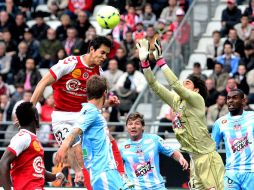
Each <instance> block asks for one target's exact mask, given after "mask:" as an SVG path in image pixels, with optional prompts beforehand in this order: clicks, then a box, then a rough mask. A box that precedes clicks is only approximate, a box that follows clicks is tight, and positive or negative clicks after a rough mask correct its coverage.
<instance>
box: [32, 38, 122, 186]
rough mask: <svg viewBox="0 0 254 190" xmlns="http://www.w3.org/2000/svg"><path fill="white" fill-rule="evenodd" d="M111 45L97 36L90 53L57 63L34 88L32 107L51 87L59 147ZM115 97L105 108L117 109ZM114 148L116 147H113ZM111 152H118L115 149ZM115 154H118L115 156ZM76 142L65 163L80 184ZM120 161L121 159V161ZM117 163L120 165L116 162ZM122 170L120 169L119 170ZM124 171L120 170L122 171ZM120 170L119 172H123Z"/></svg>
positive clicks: (111, 97) (54, 126)
mask: <svg viewBox="0 0 254 190" xmlns="http://www.w3.org/2000/svg"><path fill="white" fill-rule="evenodd" d="M111 46H112V43H111V41H110V40H108V39H107V38H106V37H103V36H98V37H96V38H95V39H94V40H92V41H91V42H90V46H89V53H87V54H85V55H82V56H69V57H67V58H65V59H63V60H60V61H59V62H58V63H57V64H56V65H54V66H53V67H51V68H50V70H49V72H48V73H47V74H46V75H45V76H44V77H43V78H42V80H41V81H40V82H39V83H38V85H37V86H36V89H35V91H34V93H33V96H32V98H31V102H33V104H34V105H35V104H36V103H37V102H38V100H39V99H40V97H41V96H42V93H43V91H44V90H45V88H46V86H48V85H52V87H53V90H54V99H55V110H54V111H53V113H52V129H53V133H54V135H55V137H56V140H57V141H58V143H59V145H60V144H61V143H62V141H63V140H64V139H65V138H66V136H67V135H68V134H69V133H70V131H71V129H72V128H73V125H74V123H75V121H76V119H77V116H78V114H79V111H80V110H81V107H82V106H81V104H82V103H84V102H87V95H86V82H87V80H88V79H89V78H90V77H91V76H93V75H100V73H101V68H100V65H101V64H102V63H103V62H104V61H105V60H106V59H107V55H108V53H109V52H110V48H111ZM118 104H119V100H118V98H117V97H116V96H110V97H109V100H108V101H106V105H105V106H113V105H118ZM113 146H116V143H114V144H113ZM114 150H118V149H117V148H114ZM116 154H117V153H116ZM78 155H82V151H81V145H80V144H79V139H76V141H75V142H74V145H73V147H72V148H71V149H69V153H68V160H69V163H70V164H71V167H72V168H73V169H74V170H75V171H76V177H75V180H76V182H78V181H82V178H83V176H82V175H81V170H80V167H81V164H83V158H82V157H80V158H79V157H77V156H78ZM120 160H121V157H120ZM119 163H120V161H119ZM118 168H121V165H119V166H118ZM122 168H123V167H122ZM122 170H124V169H122ZM122 170H121V172H123V171H122ZM83 171H84V175H85V183H86V187H87V188H89V189H91V187H90V185H89V184H90V182H89V176H87V174H88V173H87V171H86V170H85V169H84V170H83Z"/></svg>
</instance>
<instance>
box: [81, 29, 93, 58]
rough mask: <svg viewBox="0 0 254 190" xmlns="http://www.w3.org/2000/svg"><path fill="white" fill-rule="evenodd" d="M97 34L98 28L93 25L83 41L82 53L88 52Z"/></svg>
mask: <svg viewBox="0 0 254 190" xmlns="http://www.w3.org/2000/svg"><path fill="white" fill-rule="evenodd" d="M95 36H96V30H95V28H94V27H93V26H90V27H89V28H88V30H87V31H86V33H85V39H84V41H83V43H82V44H83V45H82V48H81V50H80V52H81V55H83V54H86V53H87V52H88V47H89V44H90V41H91V40H93V39H94V38H95Z"/></svg>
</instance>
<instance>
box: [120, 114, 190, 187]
mask: <svg viewBox="0 0 254 190" xmlns="http://www.w3.org/2000/svg"><path fill="white" fill-rule="evenodd" d="M144 127H145V121H144V118H143V115H142V114H140V113H138V112H135V113H131V114H130V115H129V116H128V117H127V119H126V128H127V132H128V133H129V136H130V139H128V140H127V141H126V142H124V143H123V144H122V145H121V146H120V152H121V155H122V158H123V160H124V165H125V169H126V173H127V176H128V178H129V179H130V180H131V181H133V182H134V184H135V189H153V190H156V189H157V190H166V189H165V182H164V180H163V178H162V176H161V174H160V167H159V153H162V154H164V155H166V156H168V157H172V158H174V159H175V160H177V161H178V162H179V163H180V164H181V165H182V167H183V169H184V170H186V169H187V168H188V162H187V161H186V160H185V159H184V157H183V155H182V154H181V153H180V152H179V151H177V150H173V149H172V148H170V147H169V146H168V145H166V144H165V143H164V140H163V139H162V138H161V137H159V136H158V135H155V134H144V133H143V132H144Z"/></svg>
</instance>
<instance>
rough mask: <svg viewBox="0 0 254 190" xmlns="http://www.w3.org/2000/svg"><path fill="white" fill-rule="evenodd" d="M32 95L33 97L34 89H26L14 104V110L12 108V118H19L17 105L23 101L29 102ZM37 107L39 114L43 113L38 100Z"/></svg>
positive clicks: (14, 119)
mask: <svg viewBox="0 0 254 190" xmlns="http://www.w3.org/2000/svg"><path fill="white" fill-rule="evenodd" d="M31 97H32V91H30V90H26V91H25V92H24V94H23V97H22V99H21V100H19V101H17V102H16V104H15V105H14V107H13V110H12V118H13V119H12V120H13V121H16V120H17V118H16V109H17V107H18V106H19V105H20V104H21V103H23V102H29V101H30V99H31ZM35 107H36V108H37V111H38V114H39V115H41V104H40V103H39V102H38V103H37V104H36V106H35Z"/></svg>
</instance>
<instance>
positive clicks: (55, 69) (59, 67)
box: [49, 56, 78, 80]
mask: <svg viewBox="0 0 254 190" xmlns="http://www.w3.org/2000/svg"><path fill="white" fill-rule="evenodd" d="M77 64H78V59H77V57H75V56H69V57H67V58H65V59H63V60H59V61H58V63H57V64H55V65H54V66H52V67H51V68H50V70H49V72H50V73H51V75H52V76H53V77H54V79H55V80H58V79H60V78H61V77H62V76H64V75H67V74H69V73H70V72H72V71H73V70H74V68H75V67H76V65H77Z"/></svg>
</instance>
